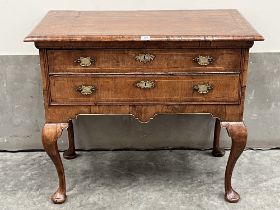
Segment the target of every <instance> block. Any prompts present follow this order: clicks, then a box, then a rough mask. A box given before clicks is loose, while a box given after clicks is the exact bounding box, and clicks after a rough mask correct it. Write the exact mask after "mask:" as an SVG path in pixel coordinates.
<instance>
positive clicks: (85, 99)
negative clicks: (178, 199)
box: [25, 10, 263, 203]
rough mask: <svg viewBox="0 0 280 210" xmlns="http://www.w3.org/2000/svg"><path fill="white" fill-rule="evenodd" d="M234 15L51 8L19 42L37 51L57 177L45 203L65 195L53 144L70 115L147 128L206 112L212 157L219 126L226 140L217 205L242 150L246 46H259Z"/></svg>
mask: <svg viewBox="0 0 280 210" xmlns="http://www.w3.org/2000/svg"><path fill="white" fill-rule="evenodd" d="M261 40H263V37H262V36H261V35H260V34H258V33H257V32H256V31H255V30H254V29H253V28H252V27H251V26H250V24H249V23H248V22H247V21H246V20H245V19H244V18H243V17H242V16H241V15H240V14H239V13H238V11H236V10H201V11H200V10H195V11H137V12H135V11H134V12H133V11H127V12H93V11H83V12H81V11H50V12H49V13H48V14H47V16H46V17H45V18H44V19H43V20H42V21H41V23H40V24H39V25H38V26H37V27H36V28H35V29H34V30H33V32H32V33H31V34H30V35H29V36H28V37H26V39H25V41H27V42H35V46H36V47H37V48H38V49H39V50H40V59H41V72H42V81H43V95H44V106H45V117H46V124H45V126H44V128H43V135H42V139H43V145H44V148H45V150H46V152H47V153H48V155H49V156H50V157H51V159H52V160H53V162H54V164H55V166H56V169H57V172H58V177H59V187H58V190H57V191H56V192H55V193H54V194H53V196H52V200H53V202H54V203H63V202H64V201H65V199H66V184H65V176H64V169H63V165H62V161H61V159H60V156H59V152H58V148H57V140H58V138H59V136H60V135H61V132H62V129H63V128H67V127H68V137H69V149H68V150H67V151H66V152H65V153H64V157H65V158H67V159H72V158H75V157H76V153H75V146H74V131H73V125H72V121H71V120H72V119H74V118H76V116H78V115H79V114H130V115H133V116H134V117H135V118H136V119H138V120H139V121H140V122H144V123H146V122H149V121H150V119H152V118H153V117H155V115H157V114H187V113H202V114H211V115H212V116H213V117H215V118H216V124H215V132H214V143H213V155H214V156H219V157H220V156H223V155H224V151H223V149H221V148H220V147H219V136H220V130H221V126H223V127H225V128H226V129H227V131H228V133H229V135H230V136H231V138H232V148H231V152H230V156H229V160H228V164H227V168H226V174H225V199H226V200H227V201H229V202H237V201H238V200H239V198H240V196H239V195H238V193H237V192H236V191H234V190H233V189H232V186H231V176H232V171H233V168H234V165H235V163H236V161H237V159H238V157H239V156H240V154H241V153H242V151H243V150H244V148H245V145H246V140H247V130H246V127H245V126H244V123H243V110H244V98H245V89H246V83H247V70H248V57H249V48H251V47H252V46H253V43H254V41H261Z"/></svg>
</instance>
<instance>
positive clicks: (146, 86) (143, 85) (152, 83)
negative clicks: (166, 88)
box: [136, 80, 156, 89]
mask: <svg viewBox="0 0 280 210" xmlns="http://www.w3.org/2000/svg"><path fill="white" fill-rule="evenodd" d="M155 86H156V83H155V81H149V80H148V81H143V80H142V81H139V82H137V83H136V87H138V88H141V89H152V88H154V87H155Z"/></svg>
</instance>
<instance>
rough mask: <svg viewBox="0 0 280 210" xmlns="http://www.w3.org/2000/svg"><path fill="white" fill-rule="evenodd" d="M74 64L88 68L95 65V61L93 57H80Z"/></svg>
mask: <svg viewBox="0 0 280 210" xmlns="http://www.w3.org/2000/svg"><path fill="white" fill-rule="evenodd" d="M74 62H75V63H78V64H80V66H82V67H88V66H91V65H92V64H94V63H95V59H94V58H91V57H79V58H78V59H76V60H75V61H74Z"/></svg>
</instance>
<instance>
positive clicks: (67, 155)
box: [63, 120, 77, 160]
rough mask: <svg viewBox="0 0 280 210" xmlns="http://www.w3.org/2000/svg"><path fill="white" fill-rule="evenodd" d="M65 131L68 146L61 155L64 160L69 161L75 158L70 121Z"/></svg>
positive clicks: (72, 130) (71, 123)
mask: <svg viewBox="0 0 280 210" xmlns="http://www.w3.org/2000/svg"><path fill="white" fill-rule="evenodd" d="M67 131H68V140H69V145H68V149H67V150H66V151H65V152H64V153H63V157H64V158H65V159H68V160H70V159H74V158H76V157H77V154H76V151H75V140H74V129H73V122H72V120H70V121H69V127H68V128H67Z"/></svg>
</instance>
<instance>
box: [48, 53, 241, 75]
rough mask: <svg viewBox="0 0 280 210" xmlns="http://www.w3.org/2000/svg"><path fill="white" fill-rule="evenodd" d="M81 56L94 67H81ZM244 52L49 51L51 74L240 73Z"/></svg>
mask: <svg viewBox="0 0 280 210" xmlns="http://www.w3.org/2000/svg"><path fill="white" fill-rule="evenodd" d="M139 54H152V55H154V56H155V58H154V60H153V61H151V62H148V63H141V62H139V61H136V60H135V57H136V56H137V55H139ZM199 55H201V56H211V57H213V59H214V61H213V62H212V63H211V64H209V65H208V66H201V65H199V64H198V63H197V62H196V61H194V60H193V59H194V58H196V57H197V56H199ZM80 57H91V58H93V59H94V60H95V63H93V64H92V65H91V66H88V67H81V66H80V65H79V64H78V63H75V62H74V61H75V60H76V59H78V58H80ZM240 59H241V50H240V49H186V50H180V49H170V50H168V51H167V50H165V49H145V50H144V49H137V50H129V49H126V50H121V49H106V50H105V49H102V50H92V49H83V50H48V61H49V71H50V73H67V72H68V73H112V72H114V73H142V74H143V73H153V72H166V73H168V72H240Z"/></svg>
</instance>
